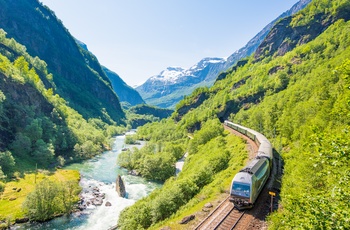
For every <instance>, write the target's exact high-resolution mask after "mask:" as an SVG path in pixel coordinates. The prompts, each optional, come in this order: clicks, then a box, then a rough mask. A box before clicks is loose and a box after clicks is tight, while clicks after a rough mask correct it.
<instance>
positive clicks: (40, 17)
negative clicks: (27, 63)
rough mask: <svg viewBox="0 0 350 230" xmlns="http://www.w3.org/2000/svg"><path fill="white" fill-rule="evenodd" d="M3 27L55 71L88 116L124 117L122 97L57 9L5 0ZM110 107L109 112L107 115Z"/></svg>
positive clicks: (63, 90) (59, 86)
mask: <svg viewBox="0 0 350 230" xmlns="http://www.w3.org/2000/svg"><path fill="white" fill-rule="evenodd" d="M0 3H1V8H0V27H1V28H3V29H4V30H5V31H6V32H7V37H12V38H14V39H15V40H16V41H18V42H19V43H21V44H23V45H25V46H26V48H27V52H28V53H29V54H30V55H31V56H38V57H39V58H40V59H42V60H44V61H45V62H46V63H47V65H48V70H49V71H50V72H51V73H53V75H54V76H53V78H54V83H55V85H56V91H57V93H59V94H60V95H61V96H62V97H63V98H64V99H65V100H67V101H68V102H69V103H70V105H71V106H72V107H73V108H75V109H76V110H77V111H78V112H79V113H81V114H82V115H83V116H84V117H85V118H90V117H101V118H103V119H104V120H105V121H111V120H110V119H112V120H114V121H120V120H121V119H122V118H123V117H124V113H123V112H122V110H121V106H120V103H119V100H118V97H117V96H116V94H115V93H114V92H113V90H112V87H111V83H110V81H109V79H108V77H107V76H106V75H105V74H104V72H103V71H102V68H101V66H100V64H99V63H98V61H97V59H96V58H95V57H94V56H91V55H89V54H88V53H84V51H83V49H81V48H80V47H79V45H77V43H76V41H75V39H74V38H73V37H72V36H71V35H70V33H69V32H68V30H67V29H66V28H65V27H64V26H63V25H62V23H61V22H60V21H59V20H58V19H57V18H56V17H55V15H54V13H53V12H52V11H51V10H49V9H48V8H47V7H44V6H43V5H42V4H41V3H39V2H38V1H37V0H1V1H0ZM103 111H106V112H107V113H108V116H106V115H105V112H103Z"/></svg>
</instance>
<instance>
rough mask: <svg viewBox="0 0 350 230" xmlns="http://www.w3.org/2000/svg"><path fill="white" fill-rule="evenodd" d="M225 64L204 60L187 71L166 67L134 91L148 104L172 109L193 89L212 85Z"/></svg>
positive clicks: (222, 59) (219, 60)
mask: <svg viewBox="0 0 350 230" xmlns="http://www.w3.org/2000/svg"><path fill="white" fill-rule="evenodd" d="M225 63H226V59H224V58H204V59H202V60H201V61H200V62H198V63H197V64H196V65H194V66H192V67H190V68H189V69H183V68H181V67H168V68H167V69H166V70H163V71H162V72H160V73H159V74H158V75H155V76H152V77H151V78H149V79H148V80H147V81H146V82H145V83H143V84H142V85H141V86H138V87H136V90H137V91H138V92H139V93H140V94H141V95H142V98H143V99H144V100H145V101H146V102H147V103H148V104H151V105H156V106H159V107H162V108H173V107H174V106H175V104H176V103H177V102H179V101H180V100H181V99H182V98H183V96H184V95H188V94H190V93H191V92H192V91H193V90H194V89H195V88H197V87H199V86H210V85H212V84H213V83H214V81H215V79H216V77H217V75H218V74H219V73H220V71H221V70H222V68H223V67H224V66H225Z"/></svg>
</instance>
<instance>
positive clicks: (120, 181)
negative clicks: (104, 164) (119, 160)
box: [115, 175, 126, 197]
mask: <svg viewBox="0 0 350 230" xmlns="http://www.w3.org/2000/svg"><path fill="white" fill-rule="evenodd" d="M115 184H116V190H117V193H118V194H119V196H120V197H125V196H126V190H125V185H124V181H123V179H122V177H121V176H120V175H118V177H117V180H116V182H115Z"/></svg>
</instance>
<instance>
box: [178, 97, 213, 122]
mask: <svg viewBox="0 0 350 230" xmlns="http://www.w3.org/2000/svg"><path fill="white" fill-rule="evenodd" d="M208 98H209V94H208V93H205V92H204V93H200V94H198V95H197V97H196V98H194V100H193V103H191V104H189V105H184V106H182V107H181V108H179V109H177V111H176V112H177V116H176V117H175V120H176V121H179V120H181V118H182V117H183V116H184V115H185V114H186V113H188V112H189V111H190V110H191V109H195V108H197V107H198V106H200V105H201V104H202V103H203V102H204V101H205V100H207V99H208Z"/></svg>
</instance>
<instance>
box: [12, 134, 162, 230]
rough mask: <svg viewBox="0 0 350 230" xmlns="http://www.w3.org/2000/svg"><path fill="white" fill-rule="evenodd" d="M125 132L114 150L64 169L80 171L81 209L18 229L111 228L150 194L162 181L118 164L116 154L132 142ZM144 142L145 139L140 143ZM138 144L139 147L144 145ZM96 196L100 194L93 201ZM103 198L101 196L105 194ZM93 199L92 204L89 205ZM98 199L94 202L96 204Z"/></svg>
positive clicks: (118, 139)
mask: <svg viewBox="0 0 350 230" xmlns="http://www.w3.org/2000/svg"><path fill="white" fill-rule="evenodd" d="M124 140H125V136H124V135H123V136H117V137H115V139H114V141H113V144H112V149H111V151H106V152H104V153H103V154H101V155H98V156H96V157H94V158H92V159H90V160H86V161H84V162H80V163H75V164H71V165H69V166H67V167H65V168H64V169H66V170H76V171H78V172H80V175H81V180H80V183H79V184H80V186H81V187H82V191H81V193H80V195H81V199H82V200H81V202H80V204H81V205H82V204H84V203H85V204H86V206H84V205H83V206H81V210H82V211H79V212H75V213H73V214H72V215H69V216H62V217H58V218H55V219H53V220H51V221H48V222H45V223H25V224H21V225H18V226H17V225H16V227H15V229H16V230H21V229H25V230H27V229H31V230H41V229H56V230H63V229H76V230H78V229H84V230H86V229H91V230H92V229H101V230H103V229H106V230H107V229H109V228H110V227H113V226H115V225H116V223H117V222H118V218H119V215H120V213H121V211H122V210H123V209H124V208H126V207H128V206H130V205H132V204H134V203H135V202H136V201H137V200H139V199H141V198H143V197H145V196H147V195H148V194H149V193H151V192H152V191H153V190H154V189H155V188H158V187H160V186H161V185H160V184H157V183H153V182H149V181H147V180H145V179H143V178H141V177H137V176H132V175H128V172H127V170H124V169H122V168H120V167H119V166H118V163H117V157H118V155H119V154H120V153H121V152H122V149H123V148H125V147H127V148H131V147H133V146H130V145H125V143H124ZM141 144H144V143H141ZM141 146H142V145H138V146H137V147H141ZM118 175H120V176H121V177H122V178H123V180H124V182H125V188H126V198H122V197H120V196H119V195H118V193H117V192H116V184H115V181H116V178H117V176H118ZM94 196H96V197H97V198H99V200H98V201H97V200H95V201H96V202H95V201H94V202H92V201H91V199H94ZM103 197H104V199H100V198H103ZM87 202H90V203H89V205H87V204H88V203H87ZM93 203H95V204H93Z"/></svg>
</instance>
